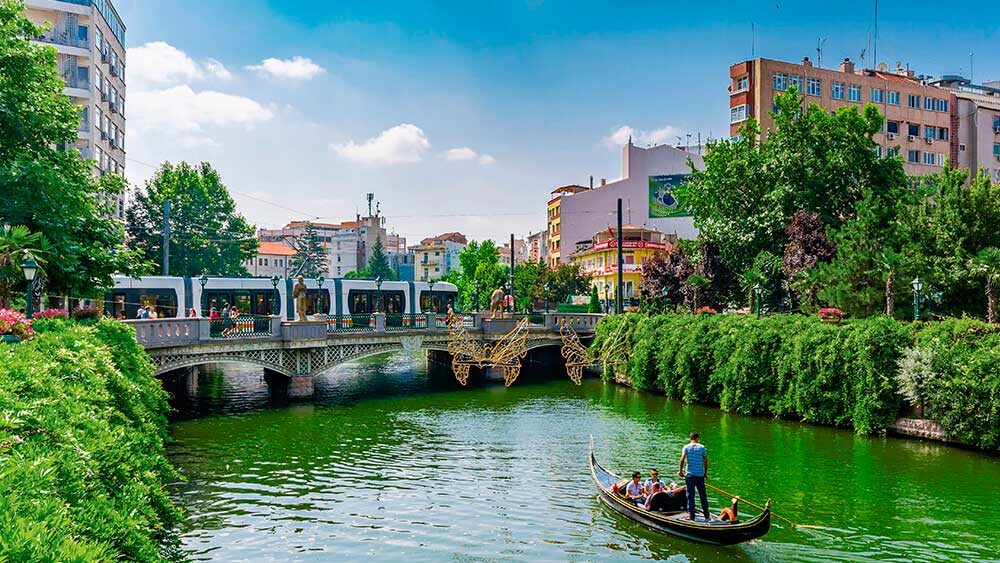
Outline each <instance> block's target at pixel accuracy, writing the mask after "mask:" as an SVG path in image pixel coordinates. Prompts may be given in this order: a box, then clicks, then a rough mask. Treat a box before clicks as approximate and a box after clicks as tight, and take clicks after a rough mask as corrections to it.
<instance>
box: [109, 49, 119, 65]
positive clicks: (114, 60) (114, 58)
mask: <svg viewBox="0 0 1000 563" xmlns="http://www.w3.org/2000/svg"><path fill="white" fill-rule="evenodd" d="M108 66H110V67H111V68H114V67H116V66H118V51H115V50H114V49H111V62H109V63H108Z"/></svg>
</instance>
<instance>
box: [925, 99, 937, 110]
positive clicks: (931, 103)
mask: <svg viewBox="0 0 1000 563" xmlns="http://www.w3.org/2000/svg"><path fill="white" fill-rule="evenodd" d="M936 107H937V100H935V99H934V98H924V109H929V110H933V109H934V108H936Z"/></svg>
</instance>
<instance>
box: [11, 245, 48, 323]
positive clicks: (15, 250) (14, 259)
mask: <svg viewBox="0 0 1000 563" xmlns="http://www.w3.org/2000/svg"><path fill="white" fill-rule="evenodd" d="M48 246H49V243H48V240H46V238H45V236H44V235H43V234H42V233H33V232H31V231H29V230H28V227H25V226H24V225H14V226H11V225H3V226H2V227H0V309H8V308H10V306H11V298H12V297H13V296H14V292H15V288H19V287H21V286H23V285H25V284H26V283H27V282H26V281H25V280H24V273H23V272H22V271H21V264H23V263H24V261H25V260H27V259H28V258H34V259H35V261H36V262H38V264H39V265H40V266H44V265H45V255H46V254H47V253H48Z"/></svg>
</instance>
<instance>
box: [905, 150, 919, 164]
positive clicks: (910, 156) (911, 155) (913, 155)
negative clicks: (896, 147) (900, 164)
mask: <svg viewBox="0 0 1000 563" xmlns="http://www.w3.org/2000/svg"><path fill="white" fill-rule="evenodd" d="M906 161H907V162H912V163H914V164H919V163H920V151H906Z"/></svg>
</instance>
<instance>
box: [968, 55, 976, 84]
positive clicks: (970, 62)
mask: <svg viewBox="0 0 1000 563" xmlns="http://www.w3.org/2000/svg"><path fill="white" fill-rule="evenodd" d="M973 55H975V53H973V52H972V51H969V84H972V83H973V82H972V56H973Z"/></svg>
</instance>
